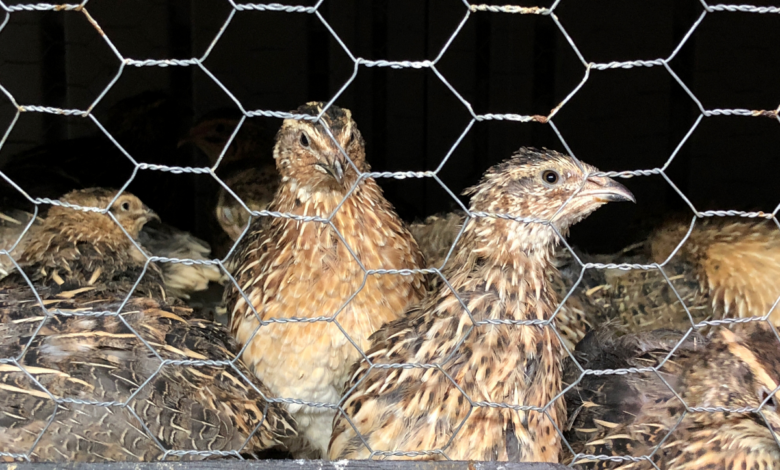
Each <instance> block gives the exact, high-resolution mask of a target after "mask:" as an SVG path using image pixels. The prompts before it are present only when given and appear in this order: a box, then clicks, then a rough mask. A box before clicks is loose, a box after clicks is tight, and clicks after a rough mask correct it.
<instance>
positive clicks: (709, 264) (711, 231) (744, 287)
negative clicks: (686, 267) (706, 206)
mask: <svg viewBox="0 0 780 470" xmlns="http://www.w3.org/2000/svg"><path fill="white" fill-rule="evenodd" d="M689 227H690V221H684V222H673V223H669V224H667V225H665V226H663V227H661V229H659V230H658V231H657V232H656V233H654V234H653V236H652V237H651V239H650V242H649V248H650V252H651V254H652V259H653V261H655V262H658V263H661V262H663V261H664V260H666V258H667V257H668V256H669V255H670V254H671V253H672V251H673V250H674V249H675V248H676V247H677V245H679V243H680V241H681V240H682V239H683V236H684V235H685V234H686V233H687V232H688V229H689ZM675 258H676V259H677V260H679V262H684V263H688V264H690V265H692V266H693V276H692V277H693V278H694V279H695V280H696V281H698V283H699V286H700V291H701V292H703V293H706V294H707V296H708V297H709V303H710V306H711V307H712V310H713V312H714V315H715V316H716V317H718V318H721V317H725V316H731V317H742V318H744V317H750V316H762V315H765V314H767V313H769V311H770V309H771V308H772V306H773V305H774V303H775V302H776V301H777V299H778V298H780V227H778V225H777V222H775V221H774V220H752V219H742V218H713V219H703V220H697V221H696V223H695V225H694V227H693V230H692V231H691V234H690V237H689V238H688V239H687V240H686V241H685V243H684V244H683V245H682V247H681V248H680V251H678V252H677V254H676V256H675V257H674V258H673V259H675ZM770 319H771V320H772V322H773V323H774V324H775V325H780V309H778V310H776V311H773V312H772V315H771V316H770Z"/></svg>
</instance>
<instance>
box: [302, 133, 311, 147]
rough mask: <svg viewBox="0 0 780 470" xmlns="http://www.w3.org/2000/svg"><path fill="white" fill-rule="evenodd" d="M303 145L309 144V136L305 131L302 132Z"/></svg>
mask: <svg viewBox="0 0 780 470" xmlns="http://www.w3.org/2000/svg"><path fill="white" fill-rule="evenodd" d="M301 145H303V146H304V147H308V146H309V138H308V137H307V136H306V134H305V133H303V132H302V133H301Z"/></svg>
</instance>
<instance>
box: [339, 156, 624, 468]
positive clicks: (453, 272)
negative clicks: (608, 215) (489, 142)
mask: <svg viewBox="0 0 780 470" xmlns="http://www.w3.org/2000/svg"><path fill="white" fill-rule="evenodd" d="M583 170H584V171H583ZM548 171H555V172H557V173H556V175H560V183H559V184H549V183H547V182H545V181H544V180H543V176H544V175H545V174H547V172H548ZM592 171H594V169H593V168H592V167H590V166H587V165H586V166H584V167H583V169H580V167H578V165H577V164H576V163H575V162H574V161H573V160H572V159H571V158H570V157H567V156H565V155H561V154H559V153H556V152H551V151H536V150H533V149H521V150H520V151H519V152H518V153H517V154H516V155H515V156H514V158H512V159H511V160H508V161H506V162H504V163H503V164H500V165H497V166H496V167H493V168H492V169H490V170H488V172H487V173H486V175H485V177H484V178H483V180H482V182H481V183H480V185H479V186H476V187H475V188H472V189H471V190H469V193H472V194H474V196H473V198H472V203H471V210H472V211H484V212H492V213H498V214H508V215H512V216H516V217H534V218H538V219H542V220H544V219H552V220H553V221H554V222H553V223H554V224H555V226H556V227H557V229H558V231H559V232H561V233H566V231H567V230H568V227H569V226H570V225H572V224H573V223H576V222H577V221H578V220H581V219H582V218H583V217H585V216H586V215H587V214H589V213H590V212H592V211H593V210H595V209H596V208H598V207H599V206H601V205H602V204H603V203H604V202H606V199H599V198H598V197H593V196H588V195H586V194H585V192H584V191H583V193H582V194H581V195H579V196H575V197H573V198H572V199H571V200H570V201H569V204H567V207H565V208H564V209H563V210H561V211H560V212H558V209H559V208H560V206H561V204H563V203H564V201H566V200H567V199H569V197H570V196H571V195H572V194H573V193H575V192H576V191H577V190H578V189H579V188H580V187H581V186H582V185H584V188H591V187H593V186H599V187H605V188H606V187H609V188H610V190H612V191H616V192H617V191H621V193H620V194H622V196H623V200H625V198H627V196H626V195H627V194H628V193H627V191H626V190H625V188H623V187H622V186H620V185H618V184H617V183H615V182H613V181H612V180H609V179H606V178H599V179H597V180H596V181H594V180H591V179H588V180H587V181H586V176H587V173H590V172H592ZM557 242H558V236H557V234H556V232H555V231H553V229H552V228H551V227H550V226H547V225H541V224H538V223H525V222H516V221H513V220H505V219H502V218H494V217H484V218H475V219H470V220H469V221H468V222H467V225H466V228H465V230H464V232H463V235H462V237H461V238H460V240H459V242H458V244H457V245H456V248H455V252H454V254H453V259H452V260H451V261H450V262H449V263H447V265H446V266H445V268H444V275H445V277H446V278H447V279H448V281H449V283H450V285H451V286H452V287H453V289H454V290H455V292H457V297H456V295H455V293H454V292H453V291H452V290H450V288H449V287H447V286H446V285H444V284H440V285H439V287H438V289H437V290H436V292H435V293H434V294H432V295H431V296H429V297H428V298H426V300H425V301H423V302H422V303H421V304H420V305H419V306H417V307H415V308H413V309H411V310H409V311H408V312H407V314H406V316H405V317H404V318H400V319H398V320H396V321H394V322H391V323H389V324H388V325H386V326H385V327H384V328H383V329H382V330H380V331H379V332H377V333H376V334H375V335H374V336H373V337H372V341H373V342H372V346H371V349H370V350H369V351H368V352H367V355H368V359H369V360H370V361H371V362H370V363H369V362H368V361H366V360H361V361H360V362H359V363H358V364H357V365H356V367H355V369H354V372H353V375H352V379H351V381H350V384H349V387H354V390H353V391H352V392H350V394H349V395H348V396H347V397H346V400H345V401H344V406H343V409H344V414H340V415H337V416H336V420H335V422H334V430H333V438H332V440H331V444H330V450H329V456H330V458H331V459H344V458H347V459H362V458H367V457H369V456H370V455H371V451H374V452H382V453H380V454H375V455H376V456H380V457H381V456H385V457H388V458H423V459H424V458H429V459H435V458H441V457H442V453H446V455H447V457H449V458H451V459H455V460H467V459H474V460H512V461H526V462H529V461H548V462H555V461H557V459H558V452H559V450H560V446H561V440H560V436H559V434H558V433H557V432H556V431H555V426H559V425H560V424H562V423H563V422H564V421H565V410H564V406H563V402H562V401H561V400H558V401H556V402H554V403H552V400H553V398H554V397H555V396H556V395H557V394H558V393H560V391H561V382H560V380H561V370H560V362H559V357H560V354H561V351H560V343H559V341H558V338H557V336H556V335H555V334H554V333H553V331H552V330H551V328H550V327H549V326H543V325H512V324H506V322H510V321H531V320H533V321H546V320H549V319H550V318H551V315H552V313H553V311H554V309H555V305H556V299H555V293H554V291H553V290H552V289H551V287H550V285H549V282H548V280H547V279H548V276H549V275H550V273H551V272H552V271H554V270H555V268H554V266H553V265H552V264H551V262H550V258H551V255H552V250H553V247H554V246H555V244H556V243H557ZM459 299H460V300H462V301H463V302H464V303H465V305H466V306H467V307H468V309H469V311H470V312H471V315H469V314H468V313H467V312H466V311H465V310H464V309H463V308H462V306H461V303H460V301H459ZM473 320H476V321H477V322H493V323H491V324H481V325H475V324H474V322H473ZM372 364H375V365H376V364H392V365H397V366H400V365H401V364H416V365H418V367H404V368H395V367H394V368H372ZM421 364H428V365H431V364H441V370H438V368H436V367H430V366H428V367H419V365H421ZM450 378H451V379H452V380H454V382H453V381H452V380H450ZM455 384H457V386H456V385H455ZM461 390H462V391H463V392H465V393H466V395H467V396H468V397H467V396H464V395H463V393H461ZM476 403H489V404H500V405H499V406H490V405H488V406H485V405H483V406H477V407H474V408H472V404H476ZM548 405H550V408H549V409H548V413H542V412H541V411H539V410H541V409H542V408H544V407H547V406H548ZM513 407H514V408H516V409H513ZM523 407H534V408H535V409H525V408H523ZM551 420H552V421H551ZM353 426H354V427H353ZM356 431H357V433H359V434H357V433H356ZM456 431H457V433H456ZM364 441H365V442H366V443H367V444H368V447H366V445H364ZM369 447H370V449H369ZM392 453H397V454H395V455H391V454H392Z"/></svg>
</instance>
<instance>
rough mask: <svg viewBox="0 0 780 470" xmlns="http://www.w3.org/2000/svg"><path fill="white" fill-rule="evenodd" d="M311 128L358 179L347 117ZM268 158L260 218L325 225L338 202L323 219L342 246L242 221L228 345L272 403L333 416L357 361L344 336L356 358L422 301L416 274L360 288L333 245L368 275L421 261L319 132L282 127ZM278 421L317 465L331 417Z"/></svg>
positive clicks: (296, 124)
mask: <svg viewBox="0 0 780 470" xmlns="http://www.w3.org/2000/svg"><path fill="white" fill-rule="evenodd" d="M323 106H324V104H323V103H309V104H307V105H305V106H301V107H300V108H298V109H297V110H296V111H295V112H296V113H299V114H309V115H312V116H316V115H317V114H318V113H320V111H321V110H322V107H323ZM322 119H323V120H324V122H325V123H326V124H327V126H328V127H329V128H330V131H331V132H332V133H333V135H334V137H335V138H336V140H337V141H338V143H339V145H340V146H341V148H343V149H344V150H345V151H346V153H347V154H348V155H349V158H350V160H351V161H352V162H353V163H354V164H355V165H356V166H357V168H358V169H359V170H361V171H365V170H367V169H368V164H367V163H366V161H365V149H364V142H363V138H362V136H361V134H360V131H359V130H358V129H357V126H356V124H355V122H354V121H353V120H352V116H351V113H350V112H349V110H346V109H341V108H338V107H336V106H332V107H331V108H329V109H328V111H327V113H325V114H324V115H323V117H322ZM274 158H275V159H276V165H277V169H278V170H279V173H280V174H281V176H282V180H281V186H280V188H279V190H278V192H277V193H276V197H275V198H274V200H273V202H272V203H271V205H270V207H269V210H273V211H279V212H283V213H289V214H293V215H295V216H306V217H320V218H325V217H329V216H330V215H331V213H333V212H334V211H335V209H336V207H337V206H339V204H340V203H341V202H342V200H344V199H345V198H346V200H345V201H344V204H343V205H341V207H340V208H339V210H338V212H336V213H335V215H334V216H333V218H332V219H331V223H332V224H333V226H334V227H335V228H336V230H338V233H339V234H340V235H341V236H339V235H337V233H336V232H335V231H334V230H333V228H332V227H331V226H329V225H327V224H323V223H321V222H317V221H308V222H303V221H299V220H295V219H290V218H271V217H264V218H262V219H260V220H256V221H253V222H252V225H251V227H250V229H249V233H247V235H246V236H245V237H244V238H243V239H242V240H241V242H240V244H239V245H238V247H237V249H236V252H235V254H234V256H233V258H232V259H231V261H230V269H231V271H232V273H233V275H234V276H235V278H236V281H237V282H238V286H239V287H240V288H241V289H242V290H243V292H244V293H245V294H246V296H247V299H248V300H249V302H250V303H251V308H250V305H249V304H248V303H247V301H246V300H245V298H244V297H243V296H242V295H241V293H240V292H239V291H238V289H236V288H235V286H233V285H229V286H228V288H227V289H226V292H225V298H226V303H227V309H228V313H229V314H230V315H231V330H232V332H233V334H234V335H235V337H236V338H237V339H238V341H239V343H241V344H244V343H247V342H249V345H248V346H247V348H246V350H245V352H244V356H243V358H244V360H245V362H246V363H247V364H248V365H249V366H250V367H251V368H252V369H253V370H254V372H255V374H257V376H258V377H260V378H261V379H262V380H263V382H265V383H266V385H268V386H269V387H270V388H271V390H272V391H273V392H274V394H275V396H278V397H284V398H296V399H299V400H304V401H307V402H317V403H330V404H335V403H337V402H338V401H339V400H340V399H341V395H342V392H343V385H344V382H345V380H346V379H347V377H348V373H349V368H350V366H351V364H352V363H353V362H354V361H355V360H356V359H357V358H359V357H360V354H359V352H358V350H357V349H356V348H355V347H354V346H353V345H352V344H351V343H350V341H349V340H348V339H347V337H346V336H345V333H346V335H348V336H349V338H350V339H351V340H352V341H354V342H355V343H356V344H357V345H358V346H359V347H361V348H363V349H366V348H367V347H368V337H369V336H370V335H371V334H372V333H373V332H374V331H376V330H377V329H378V328H379V327H380V326H381V325H382V324H383V323H385V322H387V321H390V320H395V319H396V318H398V317H399V316H401V315H402V314H403V313H404V311H405V310H406V309H407V308H408V307H410V306H411V305H414V304H415V303H416V302H417V301H418V300H419V299H420V298H421V297H422V296H423V293H424V291H425V287H424V282H423V276H422V275H421V274H404V275H400V274H388V275H379V274H372V275H370V276H367V277H366V276H365V273H364V271H363V270H362V269H361V268H360V265H358V263H357V261H356V260H355V258H354V257H353V256H352V254H351V253H350V251H349V250H348V249H347V246H346V245H345V244H344V243H343V242H342V239H341V237H343V239H344V241H345V242H346V243H347V245H349V247H350V248H351V250H352V252H353V253H354V254H355V255H356V256H357V258H358V259H359V260H360V262H361V263H362V265H363V266H364V267H365V268H366V269H369V270H375V269H417V268H421V267H422V264H423V258H422V254H421V253H420V251H419V249H418V247H417V244H416V243H415V241H414V239H413V238H412V236H411V235H410V234H409V232H408V231H407V230H406V228H405V227H404V224H403V223H402V222H401V221H400V220H399V219H398V217H397V216H396V214H395V212H394V211H393V207H392V206H391V205H390V203H389V202H388V201H387V200H386V199H385V198H384V196H383V195H382V191H381V189H380V188H379V186H378V185H377V184H376V182H375V181H374V180H373V179H372V178H364V179H360V180H358V174H357V173H356V171H355V169H354V168H353V167H352V165H350V164H349V163H348V162H347V160H346V159H345V157H344V155H343V154H342V153H341V151H340V150H339V149H338V147H337V146H336V145H335V144H334V143H333V141H332V140H331V138H330V137H329V136H328V134H327V132H326V131H325V128H324V126H323V124H314V123H312V122H310V121H295V120H285V121H284V123H283V125H282V128H281V130H280V131H279V134H278V137H277V143H276V147H275V148H274ZM355 185H356V187H355V189H354V191H352V192H351V194H349V197H347V194H348V193H349V192H350V189H351V188H352V187H353V186H355ZM364 281H365V284H364ZM358 291H359V292H358ZM353 294H356V295H355V296H354V297H353V298H351V300H350V297H351V296H352V295H353ZM347 301H349V304H347ZM252 308H254V310H256V311H257V315H255V313H254V312H253V310H252ZM335 314H338V316H337V317H336V321H337V322H338V324H339V325H340V326H341V327H342V328H343V329H344V332H345V333H342V331H341V330H340V328H339V327H338V326H337V325H336V324H335V323H333V322H327V321H317V322H304V323H271V324H268V325H264V326H263V327H262V328H260V329H259V330H258V316H259V319H260V320H262V321H267V320H271V319H275V318H276V319H288V318H303V319H307V318H318V317H331V316H333V315H335ZM255 333H256V334H255ZM253 335H254V336H253ZM288 409H289V410H290V411H291V412H292V413H293V415H294V416H295V417H296V419H297V421H298V423H299V429H300V432H301V434H303V436H305V438H306V439H307V440H308V443H309V444H311V446H312V450H313V451H312V452H310V453H308V454H305V451H301V452H296V454H297V455H310V456H311V455H318V454H324V452H325V451H326V449H327V445H328V441H329V439H330V433H331V423H332V420H333V415H334V413H335V412H334V411H333V410H332V409H329V408H322V407H309V406H305V405H299V404H292V405H288Z"/></svg>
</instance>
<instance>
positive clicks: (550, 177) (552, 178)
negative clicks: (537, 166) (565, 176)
mask: <svg viewBox="0 0 780 470" xmlns="http://www.w3.org/2000/svg"><path fill="white" fill-rule="evenodd" d="M542 179H543V180H544V182H545V183H547V184H556V183H557V182H558V180H559V179H560V177H559V176H558V173H556V172H555V171H553V170H545V172H544V173H542Z"/></svg>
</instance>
